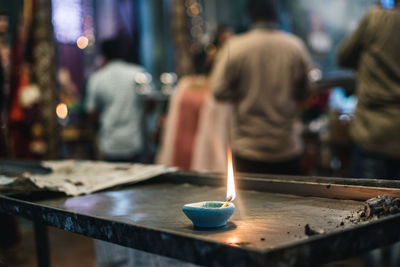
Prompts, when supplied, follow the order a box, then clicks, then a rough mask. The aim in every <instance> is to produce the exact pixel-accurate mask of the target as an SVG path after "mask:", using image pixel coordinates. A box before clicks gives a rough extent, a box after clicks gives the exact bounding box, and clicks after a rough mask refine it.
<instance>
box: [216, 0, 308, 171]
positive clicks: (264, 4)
mask: <svg viewBox="0 0 400 267" xmlns="http://www.w3.org/2000/svg"><path fill="white" fill-rule="evenodd" d="M248 13H249V17H250V20H251V22H252V26H251V29H250V30H249V31H248V32H246V33H243V34H240V35H237V36H235V37H232V38H231V39H230V40H229V41H228V43H227V44H226V45H225V47H224V48H222V50H221V51H220V52H219V55H218V57H217V59H216V63H215V66H214V69H213V72H212V75H211V87H212V90H213V93H214V96H215V98H216V99H217V100H220V101H229V102H231V103H232V104H233V107H234V115H233V116H234V120H235V121H234V126H233V134H232V150H233V155H234V161H235V169H236V170H237V171H240V172H255V173H282V174H299V172H300V159H301V154H302V149H303V145H302V140H301V136H300V134H301V133H300V131H299V130H298V129H296V127H295V125H296V115H297V112H298V110H297V102H298V101H300V100H303V99H304V98H305V96H306V95H307V89H308V77H307V75H308V70H309V68H310V66H311V64H310V57H309V53H308V51H307V49H306V47H305V45H304V43H303V41H301V40H300V39H299V38H297V37H296V36H294V35H292V34H290V33H284V32H282V31H280V30H278V24H277V21H278V12H277V8H276V2H275V1H273V0H249V1H248Z"/></svg>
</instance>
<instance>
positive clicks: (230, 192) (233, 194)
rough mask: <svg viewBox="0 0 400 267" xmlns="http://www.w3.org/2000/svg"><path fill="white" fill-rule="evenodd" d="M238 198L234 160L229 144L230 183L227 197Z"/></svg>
mask: <svg viewBox="0 0 400 267" xmlns="http://www.w3.org/2000/svg"><path fill="white" fill-rule="evenodd" d="M235 198H236V190H235V179H234V175H233V162H232V150H231V147H230V146H229V145H228V184H227V188H226V199H227V200H228V201H233V200H234V199H235Z"/></svg>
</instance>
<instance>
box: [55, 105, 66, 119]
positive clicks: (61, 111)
mask: <svg viewBox="0 0 400 267" xmlns="http://www.w3.org/2000/svg"><path fill="white" fill-rule="evenodd" d="M56 114H57V117H59V118H60V119H65V118H66V117H67V116H68V108H67V105H65V104H64V103H60V104H58V105H57V107H56Z"/></svg>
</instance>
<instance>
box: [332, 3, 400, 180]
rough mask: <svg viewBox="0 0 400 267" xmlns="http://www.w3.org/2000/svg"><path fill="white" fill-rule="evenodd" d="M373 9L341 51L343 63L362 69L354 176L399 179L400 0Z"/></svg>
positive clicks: (354, 130)
mask: <svg viewBox="0 0 400 267" xmlns="http://www.w3.org/2000/svg"><path fill="white" fill-rule="evenodd" d="M395 2H396V6H395V8H393V9H384V8H383V7H380V6H374V7H372V8H371V9H370V10H369V11H368V12H367V14H366V15H365V16H364V17H363V18H362V20H361V22H360V23H359V25H358V27H357V29H356V30H355V31H354V32H353V33H352V34H351V36H350V37H349V38H348V39H347V40H345V41H344V42H343V43H342V44H341V46H340V47H339V50H338V62H339V64H340V65H342V66H343V67H348V68H352V69H355V70H357V83H356V95H357V98H358V103H357V107H356V110H355V113H354V122H353V124H352V126H351V129H350V130H351V131H350V133H351V137H352V139H353V141H354V143H355V145H356V149H355V155H354V156H355V157H354V167H353V176H355V177H364V178H386V179H399V178H400V138H399V133H400V1H399V0H397V1H395Z"/></svg>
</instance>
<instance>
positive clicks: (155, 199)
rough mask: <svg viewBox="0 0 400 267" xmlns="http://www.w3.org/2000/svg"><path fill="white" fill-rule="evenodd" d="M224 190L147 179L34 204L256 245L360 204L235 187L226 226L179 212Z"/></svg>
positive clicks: (324, 224)
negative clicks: (203, 225) (200, 223)
mask: <svg viewBox="0 0 400 267" xmlns="http://www.w3.org/2000/svg"><path fill="white" fill-rule="evenodd" d="M224 194H225V189H224V188H222V187H219V188H215V187H210V186H195V185H190V184H147V185H137V186H135V187H133V188H131V189H125V190H120V191H111V192H103V193H97V194H92V195H87V196H82V197H75V198H68V199H58V200H52V201H42V202H40V204H43V205H46V206H50V207H56V208H61V209H66V210H68V211H71V212H74V213H81V214H87V215H91V216H96V217H102V218H107V219H112V220H114V221H120V222H124V223H127V224H136V225H143V226H147V227H152V228H155V229H163V230H170V231H174V232H178V233H185V234H190V235H192V236H193V238H196V237H200V236H201V237H204V238H206V239H209V240H212V241H216V242H220V243H225V244H230V245H233V246H245V247H249V248H256V249H262V250H263V249H271V248H274V247H278V246H283V245H287V244H290V243H293V242H294V241H298V240H302V239H307V238H308V237H307V236H306V235H305V232H304V229H305V225H306V224H309V225H310V226H311V227H315V228H320V229H324V230H325V231H327V232H329V231H337V230H340V229H343V228H344V227H346V226H350V225H349V224H347V223H346V224H345V225H344V226H341V225H340V224H341V222H343V221H345V217H347V216H350V215H351V213H352V212H354V211H355V210H356V209H358V208H360V207H362V205H363V204H362V202H359V201H351V200H334V199H326V198H325V199H324V198H311V197H299V196H293V195H283V194H274V193H265V192H256V191H239V192H238V196H237V198H236V200H235V201H234V203H235V205H236V210H235V212H234V214H233V216H232V217H231V219H230V220H229V223H228V224H227V226H225V227H223V228H219V229H209V230H204V229H196V228H194V227H193V226H192V223H191V222H190V220H189V219H188V218H186V216H185V215H184V214H183V212H182V205H184V204H185V203H191V202H198V201H204V200H223V199H224Z"/></svg>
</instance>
